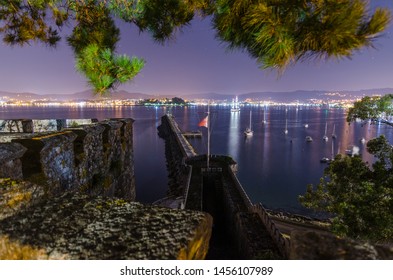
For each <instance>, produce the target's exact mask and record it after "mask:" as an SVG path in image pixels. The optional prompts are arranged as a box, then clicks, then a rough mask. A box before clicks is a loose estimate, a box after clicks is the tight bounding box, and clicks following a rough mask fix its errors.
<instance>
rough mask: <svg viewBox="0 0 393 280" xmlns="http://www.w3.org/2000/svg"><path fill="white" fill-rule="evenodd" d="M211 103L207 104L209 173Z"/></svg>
mask: <svg viewBox="0 0 393 280" xmlns="http://www.w3.org/2000/svg"><path fill="white" fill-rule="evenodd" d="M210 124H211V121H210V101H208V103H207V161H206V165H207V171H208V172H209V158H210Z"/></svg>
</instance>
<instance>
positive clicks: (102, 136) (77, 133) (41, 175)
mask: <svg viewBox="0 0 393 280" xmlns="http://www.w3.org/2000/svg"><path fill="white" fill-rule="evenodd" d="M23 121H24V122H27V120H23ZM45 121H47V122H49V123H52V124H53V126H54V127H55V126H56V129H58V128H59V127H63V126H70V127H69V128H64V129H61V130H60V131H49V126H46V127H45V129H44V130H45V132H39V133H22V130H21V132H20V133H13V134H12V135H14V136H16V137H14V139H12V140H11V141H12V142H11V143H8V144H7V143H2V144H0V150H2V151H3V153H6V151H8V152H7V155H8V156H7V158H15V159H14V160H8V161H7V162H5V158H6V157H2V158H3V159H2V162H3V164H2V165H1V166H0V176H1V177H10V178H14V179H24V180H28V181H31V182H34V183H38V184H40V185H43V186H46V189H47V191H48V192H49V193H54V194H58V193H61V192H63V191H66V190H75V189H76V190H80V191H83V192H86V193H88V194H90V195H92V196H96V195H104V196H116V197H121V198H124V199H127V200H135V178H134V163H133V161H134V158H133V154H134V152H133V146H132V145H133V140H132V139H133V131H132V127H133V120H132V119H111V120H106V121H101V122H95V121H94V120H75V122H74V123H73V122H69V121H68V120H64V121H63V122H62V121H60V120H53V122H52V120H45ZM8 122H10V123H12V122H11V120H9V121H8ZM20 122H21V121H20V120H15V123H17V124H18V123H20ZM38 122H41V124H42V122H44V121H41V120H40V121H36V120H34V121H32V123H34V125H33V127H37V123H38ZM5 134H6V133H5ZM17 135H20V136H19V137H17ZM0 142H1V141H0ZM1 147H2V148H1ZM6 147H8V148H6ZM9 147H14V148H13V149H10V148H9ZM15 147H22V148H19V150H23V151H24V153H23V154H20V153H18V152H17V150H18V149H16V148H15Z"/></svg>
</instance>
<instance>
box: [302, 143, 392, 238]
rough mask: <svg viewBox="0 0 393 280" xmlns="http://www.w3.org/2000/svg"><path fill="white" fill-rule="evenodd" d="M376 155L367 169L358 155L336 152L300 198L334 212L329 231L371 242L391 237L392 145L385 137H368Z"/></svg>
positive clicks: (304, 203)
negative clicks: (314, 182)
mask: <svg viewBox="0 0 393 280" xmlns="http://www.w3.org/2000/svg"><path fill="white" fill-rule="evenodd" d="M367 148H368V151H369V152H370V153H371V154H373V155H375V156H376V157H377V161H376V162H375V163H374V164H373V165H372V167H371V168H370V167H369V166H368V164H367V163H365V162H363V161H362V160H361V158H360V157H356V156H355V157H348V156H342V155H337V156H336V158H335V160H334V161H333V162H332V163H331V164H330V166H329V167H327V168H326V169H325V177H323V178H321V181H320V183H319V184H318V185H317V186H316V188H314V186H312V185H309V186H308V188H307V191H306V193H305V194H304V195H303V196H300V197H299V201H300V202H301V203H302V204H303V205H304V206H305V207H307V208H312V209H315V210H319V211H326V212H330V213H333V214H334V215H335V218H334V219H333V223H332V230H333V231H334V232H335V233H337V234H339V235H343V236H348V237H352V238H355V239H365V240H373V241H391V240H393V165H392V162H393V147H392V146H391V145H390V144H389V143H388V141H387V140H386V138H385V137H384V136H380V137H379V138H376V139H373V140H370V141H369V142H368V143H367Z"/></svg>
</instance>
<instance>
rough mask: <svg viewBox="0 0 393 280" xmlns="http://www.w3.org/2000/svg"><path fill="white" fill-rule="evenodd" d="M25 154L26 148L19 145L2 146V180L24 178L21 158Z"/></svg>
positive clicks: (0, 161)
mask: <svg viewBox="0 0 393 280" xmlns="http://www.w3.org/2000/svg"><path fill="white" fill-rule="evenodd" d="M25 152H26V148H25V147H23V146H22V145H21V144H18V143H4V144H0V178H2V177H11V178H14V179H22V178H23V173H22V161H21V157H22V156H23V154H24V153H25Z"/></svg>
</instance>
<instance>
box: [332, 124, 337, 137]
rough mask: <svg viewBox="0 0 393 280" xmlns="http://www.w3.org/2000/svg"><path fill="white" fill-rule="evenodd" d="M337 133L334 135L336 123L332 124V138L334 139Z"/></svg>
mask: <svg viewBox="0 0 393 280" xmlns="http://www.w3.org/2000/svg"><path fill="white" fill-rule="evenodd" d="M336 138H337V135H336V125H335V124H333V132H332V139H336Z"/></svg>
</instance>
